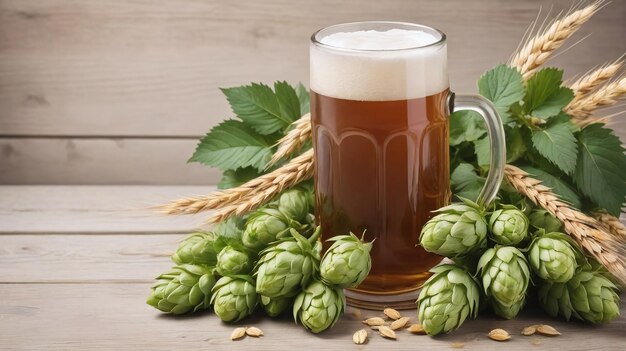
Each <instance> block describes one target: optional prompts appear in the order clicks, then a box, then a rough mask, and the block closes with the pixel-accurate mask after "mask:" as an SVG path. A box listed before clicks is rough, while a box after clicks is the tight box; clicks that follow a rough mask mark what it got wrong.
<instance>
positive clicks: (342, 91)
mask: <svg viewBox="0 0 626 351" xmlns="http://www.w3.org/2000/svg"><path fill="white" fill-rule="evenodd" d="M322 32H323V31H322ZM322 32H320V33H318V35H317V40H318V41H319V42H321V43H322V44H323V45H315V44H312V45H311V49H310V50H311V51H310V59H311V62H310V65H311V69H310V72H311V77H310V78H311V80H310V84H311V89H312V90H313V91H315V92H316V93H318V94H322V95H325V96H330V97H334V98H340V99H346V100H367V101H389V100H404V99H413V98H421V97H426V96H430V95H435V94H437V93H440V92H441V91H443V90H445V89H447V88H448V85H449V84H448V72H447V64H446V60H447V57H446V56H447V55H446V44H445V42H444V43H442V44H439V45H431V44H434V43H436V42H438V41H439V40H440V39H441V37H440V36H438V34H437V35H435V34H434V33H432V34H431V33H427V32H424V31H418V30H406V29H391V30H387V31H377V30H365V31H355V32H337V33H332V34H329V35H327V36H323V37H321V38H320V35H321V34H323V33H322Z"/></svg>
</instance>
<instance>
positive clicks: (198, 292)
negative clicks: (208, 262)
mask: <svg viewBox="0 0 626 351" xmlns="http://www.w3.org/2000/svg"><path fill="white" fill-rule="evenodd" d="M157 279H158V280H157V282H156V284H154V286H152V291H151V292H150V296H148V300H147V301H146V302H147V303H148V305H150V306H153V307H154V308H157V309H159V310H161V311H163V312H166V313H172V314H183V313H187V312H191V311H194V312H195V311H198V310H203V309H206V308H209V306H210V305H209V300H210V298H211V289H212V288H213V286H214V285H215V277H214V276H213V269H212V268H209V267H205V266H199V265H192V264H183V265H179V266H175V267H173V268H172V269H171V270H170V271H169V272H167V273H164V274H161V275H160V276H159V277H158V278H157Z"/></svg>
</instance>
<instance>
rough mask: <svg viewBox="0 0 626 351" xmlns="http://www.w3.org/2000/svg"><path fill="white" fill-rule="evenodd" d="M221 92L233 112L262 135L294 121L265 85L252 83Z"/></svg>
mask: <svg viewBox="0 0 626 351" xmlns="http://www.w3.org/2000/svg"><path fill="white" fill-rule="evenodd" d="M221 90H222V92H223V93H224V95H226V98H227V99H228V103H229V104H230V107H231V109H232V110H233V112H234V113H235V114H236V115H237V116H238V117H239V118H241V120H242V121H244V122H245V123H246V125H249V126H250V127H252V128H253V129H254V130H255V131H257V132H258V133H260V134H263V135H268V134H272V133H274V132H277V131H279V130H282V129H284V128H285V127H287V126H288V125H289V124H291V122H293V121H294V119H293V118H292V117H291V116H290V115H287V114H285V113H284V112H283V110H282V109H281V104H280V103H279V100H278V98H277V96H276V94H274V92H272V89H271V88H270V87H268V86H267V85H265V84H257V83H252V84H251V85H247V86H241V87H235V88H222V89H221ZM286 99H287V98H286V97H285V100H286Z"/></svg>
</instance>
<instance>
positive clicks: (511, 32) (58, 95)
mask: <svg viewBox="0 0 626 351" xmlns="http://www.w3.org/2000/svg"><path fill="white" fill-rule="evenodd" d="M571 3H572V1H571V0H553V1H551V2H550V4H551V5H552V4H554V6H555V11H552V14H555V13H556V12H558V10H560V9H567V8H569V7H570V6H571ZM541 5H544V7H545V2H544V1H541V0H525V1H515V2H511V1H506V0H485V1H480V2H474V3H472V4H471V6H470V5H468V4H467V2H465V1H463V0H452V1H445V2H443V1H436V0H423V1H405V0H390V1H378V2H369V3H367V4H364V3H363V2H361V1H358V0H348V1H336V0H322V1H315V2H294V1H290V0H271V1H266V0H253V1H246V2H237V1H225V0H221V1H196V0H177V1H168V0H158V1H146V0H141V1H124V0H111V1H105V2H103V1H81V2H80V4H78V3H76V2H75V1H70V0H30V1H21V0H4V1H2V2H0V38H2V40H0V106H2V112H1V118H0V135H31V136H32V135H34V136H44V135H60V136H74V135H90V136H112V135H116V136H141V135H151V136H200V135H202V134H203V133H205V132H206V131H207V130H208V129H209V127H210V126H212V125H214V124H215V123H217V122H218V121H219V120H221V119H223V118H225V117H228V116H230V115H231V113H230V111H229V109H228V106H227V104H226V102H225V99H224V98H223V96H222V95H221V93H220V92H219V91H218V89H217V87H227V86H233V85H239V84H243V83H247V82H250V81H265V82H271V81H274V80H277V79H286V80H289V81H292V82H296V81H305V82H306V81H307V80H308V79H307V77H308V73H307V71H308V59H307V56H308V38H309V36H310V34H311V33H312V32H313V31H315V30H316V29H318V28H321V27H323V26H326V25H329V24H333V23H338V22H349V21H357V20H371V19H390V20H398V21H411V22H421V23H425V24H429V25H432V26H436V27H440V28H441V29H442V30H443V31H445V32H446V33H447V34H448V38H449V48H450V49H449V50H450V53H449V57H450V73H451V79H452V80H451V82H452V88H453V89H455V90H456V91H460V92H463V91H474V90H475V81H476V79H477V77H478V76H479V75H480V74H481V73H482V72H483V71H484V70H485V69H487V68H489V67H491V66H493V65H495V64H497V63H499V62H503V61H506V59H507V58H508V57H509V55H510V54H511V52H512V51H513V50H514V49H515V47H516V46H517V43H518V41H519V38H520V37H521V36H522V34H523V32H524V30H525V29H526V27H527V26H528V24H529V22H530V21H531V20H533V19H534V18H535V17H536V14H537V11H538V9H539V7H540V6H541ZM544 13H545V10H544ZM625 16H626V2H623V1H614V2H612V3H611V4H610V5H609V6H608V7H607V8H606V9H603V10H602V11H601V12H600V13H598V14H597V16H596V17H595V18H594V19H593V20H592V21H591V22H590V23H588V24H586V25H585V27H584V29H583V30H582V31H581V33H580V34H577V35H576V36H575V37H574V38H572V41H571V42H572V43H574V42H575V41H576V40H577V39H578V38H580V37H581V36H583V35H585V34H588V33H593V37H592V38H591V39H589V40H586V41H585V42H584V43H582V44H580V45H578V46H576V47H574V48H573V49H572V50H570V51H569V52H568V53H567V54H564V55H562V56H560V57H558V58H557V59H555V60H554V62H553V63H554V64H556V65H559V66H562V67H565V68H566V69H567V74H568V75H573V74H576V73H579V72H582V71H586V70H588V69H589V68H591V67H592V66H594V65H597V64H600V63H602V62H605V61H607V60H613V59H615V58H616V57H618V56H620V55H621V54H622V53H623V52H624V50H625V49H626V48H625V47H624V41H623V40H622V34H623V33H624V31H625V30H626V22H625V21H624V20H623V19H624V17H625ZM177 155H184V156H187V154H186V153H181V154H177ZM33 173H36V172H33ZM23 176H26V175H23ZM141 179H143V178H141ZM167 179H168V181H174V180H175V178H174V177H173V176H172V175H170V176H169V177H168V178H167Z"/></svg>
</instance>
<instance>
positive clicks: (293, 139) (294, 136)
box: [267, 113, 311, 167]
mask: <svg viewBox="0 0 626 351" xmlns="http://www.w3.org/2000/svg"><path fill="white" fill-rule="evenodd" d="M292 125H293V128H292V129H291V130H290V131H289V132H288V133H287V135H285V136H284V137H282V138H281V139H280V140H279V141H278V149H276V152H275V153H274V155H273V156H272V159H271V160H270V162H269V163H268V165H267V166H268V167H269V166H272V165H274V164H276V162H278V161H280V160H282V159H284V158H285V157H287V156H289V155H291V154H293V153H294V152H296V151H298V150H299V149H300V148H301V147H302V146H303V145H304V144H305V143H306V142H307V141H308V140H310V138H311V115H310V114H308V113H307V114H306V115H304V116H302V117H301V118H300V119H298V120H297V121H295V122H293V123H292Z"/></svg>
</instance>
